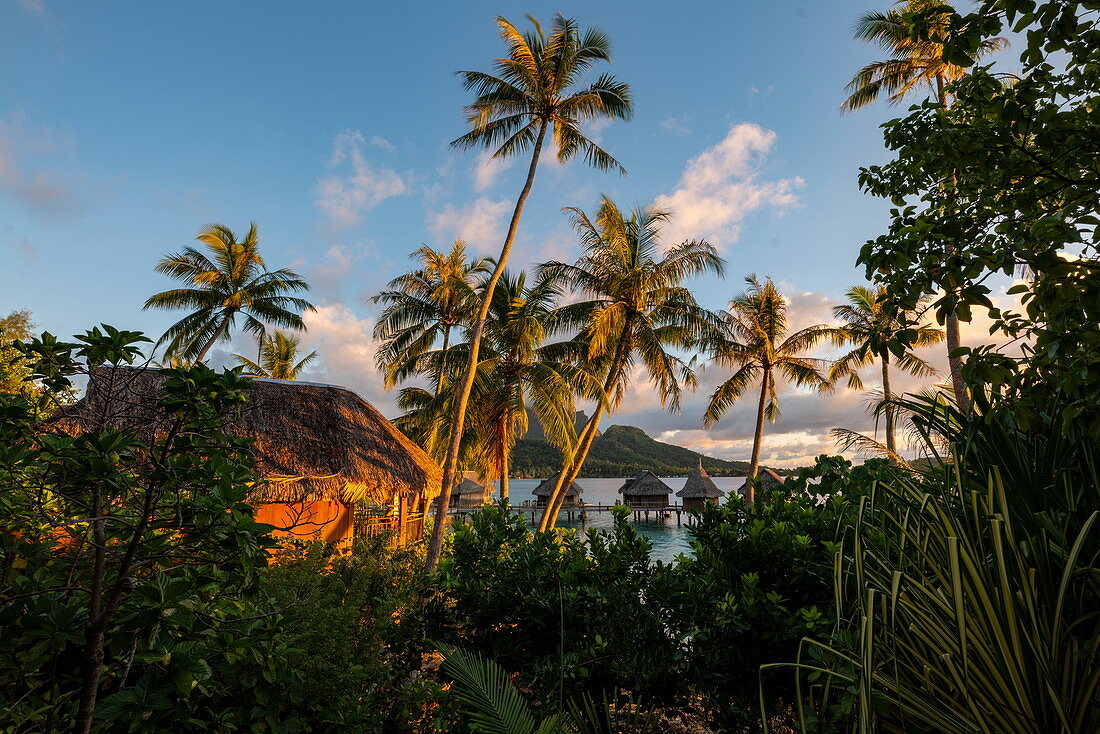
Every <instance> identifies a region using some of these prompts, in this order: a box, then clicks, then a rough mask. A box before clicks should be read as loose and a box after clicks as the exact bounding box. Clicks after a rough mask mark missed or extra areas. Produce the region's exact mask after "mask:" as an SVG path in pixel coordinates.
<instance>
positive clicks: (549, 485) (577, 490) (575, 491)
mask: <svg viewBox="0 0 1100 734" xmlns="http://www.w3.org/2000/svg"><path fill="white" fill-rule="evenodd" d="M559 474H561V472H558V473H557V474H554V475H553V476H551V477H548V478H546V479H543V480H542V481H541V482H539V486H537V487H535V490H534V491H533V492H532V493H531V494H533V495H535V496H536V497H549V496H550V493H551V492H553V491H554V485H555V484H557V482H558V475H559ZM583 492H584V487H582V486H581V485H579V484H577V483H576V482H573V483H572V484H570V485H569V489H568V490H566V492H565V496H566V497H579V496H580V495H581V494H582V493H583Z"/></svg>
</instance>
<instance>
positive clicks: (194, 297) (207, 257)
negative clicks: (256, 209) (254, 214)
mask: <svg viewBox="0 0 1100 734" xmlns="http://www.w3.org/2000/svg"><path fill="white" fill-rule="evenodd" d="M195 239H196V240H198V241H199V242H200V243H201V244H202V245H203V247H204V248H205V250H206V252H203V250H201V249H199V248H196V247H185V248H184V249H183V250H181V251H180V252H177V253H172V254H169V255H166V256H165V257H164V258H162V259H161V261H160V262H159V263H157V268H156V270H157V272H158V273H162V274H164V275H167V276H169V277H170V278H174V279H176V280H179V281H182V282H183V283H184V284H185V287H181V288H173V289H172V290H167V291H162V292H160V293H157V294H156V295H153V296H150V297H149V299H148V300H147V301H146V302H145V308H147V309H149V308H151V309H168V310H180V309H189V310H191V312H190V313H188V314H187V315H186V316H184V317H183V318H182V319H180V320H179V321H177V322H176V323H175V324H173V325H172V326H170V327H168V330H167V331H165V332H164V335H163V336H162V337H161V338H160V340H159V341H158V342H157V344H158V346H159V345H164V352H165V357H166V358H168V359H172V358H178V359H182V360H186V361H191V362H202V361H203V360H205V359H206V356H207V354H208V353H209V352H210V350H211V349H212V348H213V347H214V345H215V344H217V343H218V342H219V341H229V340H230V339H231V338H232V336H233V329H234V328H235V327H236V322H237V318H238V317H239V316H240V317H243V319H244V324H243V325H244V330H245V331H247V332H249V333H251V334H252V335H254V336H255V337H256V338H257V339H261V340H262V339H263V338H264V336H265V334H266V332H267V326H268V324H271V325H274V326H279V327H283V328H286V329H303V328H305V325H304V323H303V322H302V313H303V312H305V311H312V310H313V305H312V304H311V303H309V301H306V300H305V299H303V298H300V297H298V296H295V295H292V294H294V293H299V292H302V291H306V290H308V289H309V285H308V284H307V283H306V282H305V281H304V280H302V279H301V278H300V277H299V276H298V275H297V273H295V272H294V271H293V270H290V269H289V268H280V269H278V270H268V269H267V266H266V265H265V264H264V259H263V256H262V255H261V254H260V233H259V228H258V227H257V226H256V223H255V222H253V223H252V224H251V225H250V226H249V228H248V234H246V235H245V236H244V238H243V239H240V240H238V238H237V235H236V234H235V233H234V232H233V230H231V229H229V228H228V227H226V226H225V225H223V224H211V225H210V226H209V227H207V228H206V229H204V230H203V231H202V232H200V233H199V235H198V237H196V238H195Z"/></svg>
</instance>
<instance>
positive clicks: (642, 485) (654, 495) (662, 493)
mask: <svg viewBox="0 0 1100 734" xmlns="http://www.w3.org/2000/svg"><path fill="white" fill-rule="evenodd" d="M619 494H621V495H622V496H623V501H624V502H625V503H626V505H627V507H668V505H669V495H670V494H672V487H670V486H668V485H667V484H665V483H664V482H663V481H661V478H660V477H659V476H657V475H656V474H654V473H653V472H651V471H649V470H648V469H646V470H645V471H644V472H642V473H641V474H639V475H638V476H636V477H634V478H633V479H627V480H626V482H624V483H623V486H621V487H619Z"/></svg>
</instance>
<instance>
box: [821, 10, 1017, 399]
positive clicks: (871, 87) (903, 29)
mask: <svg viewBox="0 0 1100 734" xmlns="http://www.w3.org/2000/svg"><path fill="white" fill-rule="evenodd" d="M950 7H951V4H950V3H949V2H946V0H898V2H897V3H896V4H895V6H894V7H893V8H891V9H890V10H887V11H886V12H881V11H872V12H869V13H866V14H865V15H863V16H862V17H861V18H860V19H859V20H858V21H856V24H855V28H854V32H855V37H856V39H858V40H860V41H864V42H866V43H874V44H877V45H878V46H879V48H881V49H882V51H883V52H884V53H886V54H887V58H886V59H884V60H882V61H875V62H873V63H870V64H868V65H867V66H864V67H863V68H862V69H860V70H859V72H857V73H856V75H855V76H854V77H852V80H851V81H850V82H848V85H847V86H846V87H845V89H846V90H847V91H848V92H849V96H848V97H847V99H845V100H844V102H843V103H842V104H841V110H843V111H845V112H854V111H855V110H858V109H862V108H863V107H866V106H867V105H869V104H871V103H872V102H874V101H876V100H877V99H879V98H880V97H881V96H883V95H888V97H887V99H888V100H889V101H890V103H891V104H897V103H899V102H901V101H902V100H903V99H905V98H906V97H908V96H909V95H910V94H912V93H913V92H914V91H915V90H917V89H921V88H924V89H927V90H929V91H931V92H932V93H933V94H935V95H936V99H937V100H939V103H940V104H941V105H942V106H943V107H944V108H945V109H946V108H947V107H948V106H949V104H950V102H951V100H950V95H949V93H948V90H947V87H948V85H949V84H950V83H951V82H954V81H958V80H959V79H961V78H962V77H963V76H965V75H966V67H963V66H958V65H956V64H952V63H950V62H949V61H947V59H946V58H944V45H943V43H941V42H939V41H937V40H936V39H942V38H943V37H944V36H945V35H946V33H947V30H948V29H947V24H948V19H949V18H950V16H951V13H950ZM922 13H924V14H926V15H928V16H930V17H928V18H927V20H928V21H929V28H928V29H927V32H926V33H918V29H917V28H916V27H915V25H914V21H915V20H916V18H917V17H918V16H919V15H921V14H922ZM1006 45H1007V41H1006V40H1005V39H1003V38H989V39H985V40H983V41H982V42H981V44H980V45H979V46H978V48H977V49H976V50H975V52H974V53H973V54H972V55H973V56H974V58H981V57H982V56H985V55H988V54H990V53H992V52H994V51H997V50H999V49H1002V48H1004V47H1005V46H1006ZM945 326H946V327H947V351H948V363H949V365H950V367H951V384H952V387H953V389H954V392H955V400H956V402H957V403H958V405H959V408H960V409H961V410H963V412H966V411H967V410H969V403H970V401H969V397H968V395H967V390H966V382H965V381H963V377H962V358H961V357H958V356H952V355H954V353H955V350H957V349H958V348H959V347H960V346H962V338H961V336H960V334H959V317H958V314H956V313H955V312H954V311H951V312H950V313H948V314H947V318H946V319H945Z"/></svg>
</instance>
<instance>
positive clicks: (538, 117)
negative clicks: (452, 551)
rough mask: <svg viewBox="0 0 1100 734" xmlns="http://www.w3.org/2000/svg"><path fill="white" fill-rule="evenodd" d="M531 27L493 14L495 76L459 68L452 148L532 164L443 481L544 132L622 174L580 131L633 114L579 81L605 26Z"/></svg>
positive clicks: (450, 465)
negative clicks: (464, 101) (502, 48)
mask: <svg viewBox="0 0 1100 734" xmlns="http://www.w3.org/2000/svg"><path fill="white" fill-rule="evenodd" d="M530 20H531V23H532V26H533V29H532V30H531V31H528V32H526V33H522V32H520V31H519V29H518V28H516V27H515V26H514V25H512V24H511V23H509V22H508V21H507V20H505V19H504V18H502V17H498V18H497V25H498V26H499V27H500V35H501V38H503V39H504V42H505V44H506V45H507V46H508V56H507V58H502V59H497V61H496V62H495V66H496V69H495V71H496V73H495V74H489V73H485V72H481V71H463V72H460V73H459V74H460V76H461V77H462V79H463V84H464V86H465V88H466V89H467V90H468V91H473V92H474V93H475V94H476V95H477V99H476V100H474V102H473V103H472V104H470V105H468V106H467V107H466V113H467V120H468V121H469V123H470V126H471V130H470V131H469V132H467V133H466V134H465V135H463V136H462V137H460V138H458V139H456V140H455V141H453V142H452V143H451V144H452V145H453V146H454V147H456V148H461V149H471V148H488V149H490V150H493V155H492V157H493V158H508V157H511V156H514V155H519V154H521V153H525V152H527V151H530V152H531V162H530V164H529V165H528V168H527V179H526V181H525V182H524V184H523V188H522V189H521V190H520V194H519V198H518V199H516V206H515V209H514V210H513V211H512V218H511V221H510V222H509V223H508V231H507V233H506V234H505V236H504V244H503V245H502V246H501V250H500V255H498V256H497V262H496V268H495V269H494V270H493V273H492V275H491V276H490V278H489V282H488V284H487V287H486V288H485V289H484V291H483V293H482V299H481V306H480V308H479V309H478V311H477V316H476V318H475V319H474V321H473V324H472V328H471V332H472V333H471V335H470V345H471V349H470V353H469V361H468V362H467V365H466V371H465V375H464V377H463V380H462V384H461V387H460V389H459V392H458V399H457V400H456V402H455V413H454V420H453V421H452V431H453V434H452V436H451V445H450V447H449V450H448V452H447V457H446V460H445V461H444V463H443V482H444V486H449V485H450V482H451V481H453V477H454V471H455V463H456V461H457V460H458V451H459V444H460V443H461V440H462V429H463V425H464V423H465V420H466V407H467V405H468V402H469V398H470V391H471V390H472V389H473V380H474V376H475V370H474V367H475V366H476V365H477V363H478V351H479V349H480V348H481V335H482V331H483V330H484V328H485V319H486V318H487V316H488V314H489V307H490V305H491V303H492V300H493V291H494V290H495V289H496V285H497V281H498V280H500V276H501V273H502V272H503V270H504V267H505V266H506V265H507V264H508V255H509V254H510V253H511V250H512V242H513V241H514V240H515V236H516V230H517V228H518V227H519V220H520V216H521V215H522V214H523V207H524V204H525V203H526V202H527V196H528V195H529V194H530V193H531V187H532V185H533V184H534V182H535V171H536V170H537V168H538V164H539V158H540V156H541V154H542V146H543V143H544V141H545V138H546V133H547V131H550V134H551V139H552V142H553V144H554V145H555V147H556V150H557V159H558V160H559V161H561V162H566V161H569V160H572V159H573V158H575V157H576V156H577V155H578V154H579V155H581V156H582V157H583V158H584V160H585V161H586V162H587V163H588V164H589V165H592V166H594V167H596V168H598V169H602V170H607V169H614V170H618V171H620V172H623V168H622V166H621V165H620V164H619V162H618V161H617V160H615V159H614V158H613V157H612V156H611V155H610V154H609V153H607V151H605V150H604V149H603V148H601V147H600V146H599V145H597V144H596V143H595V142H594V141H592V140H590V139H589V138H587V137H585V136H584V134H583V133H582V132H581V127H580V126H581V124H582V123H584V122H586V121H590V120H595V119H601V118H602V119H623V120H625V119H629V118H630V117H631V115H632V114H633V102H632V100H631V95H630V87H629V86H628V85H627V84H625V83H623V82H620V81H618V80H616V79H615V78H614V77H612V76H610V75H608V74H602V75H601V76H600V77H598V78H597V79H596V80H595V81H594V82H592V83H591V84H588V85H587V86H583V87H581V86H578V85H579V83H580V78H581V77H582V76H583V75H584V74H585V73H586V72H587V71H589V70H590V69H591V68H592V66H593V65H594V64H595V63H597V62H600V61H609V60H610V58H611V50H610V46H611V45H610V42H609V41H608V38H607V36H606V35H605V34H604V33H603V31H601V30H599V29H598V28H590V29H588V30H586V31H583V32H582V31H581V30H580V28H579V27H578V26H577V23H576V21H575V20H572V19H567V18H565V17H564V16H562V15H561V14H558V15H556V16H554V20H553V23H552V25H551V28H550V33H549V35H547V34H546V33H545V32H544V31H543V29H542V26H541V25H539V23H538V21H536V20H535V19H534V18H531V19H530ZM448 504H449V495H448V494H444V498H443V501H442V502H441V503H440V505H439V512H440V515H439V517H440V518H443V517H445V516H446V512H447V508H448ZM442 542H443V523H442V522H436V524H435V528H434V530H433V532H432V538H431V542H430V543H429V545H428V553H427V557H426V559H425V565H426V567H427V569H428V570H429V571H430V570H432V569H434V568H435V564H436V561H437V560H438V558H439V550H440V547H441V544H442Z"/></svg>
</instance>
